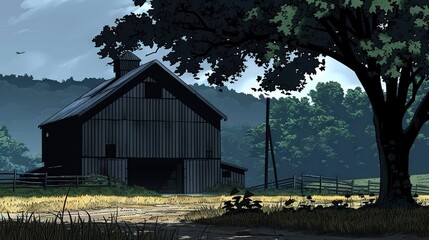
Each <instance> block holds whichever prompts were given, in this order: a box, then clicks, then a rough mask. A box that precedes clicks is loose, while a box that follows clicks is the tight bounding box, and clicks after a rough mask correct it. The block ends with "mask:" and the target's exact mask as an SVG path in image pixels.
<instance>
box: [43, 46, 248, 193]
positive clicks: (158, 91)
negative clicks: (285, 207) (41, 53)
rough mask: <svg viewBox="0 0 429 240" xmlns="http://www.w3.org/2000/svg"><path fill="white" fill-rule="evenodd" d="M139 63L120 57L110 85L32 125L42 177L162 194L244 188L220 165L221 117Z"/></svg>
mask: <svg viewBox="0 0 429 240" xmlns="http://www.w3.org/2000/svg"><path fill="white" fill-rule="evenodd" d="M140 61H141V60H140V59H139V58H138V57H137V56H135V55H134V54H133V53H131V52H125V53H124V54H122V55H121V57H120V58H118V59H117V60H115V61H114V72H115V78H113V79H110V80H107V81H105V82H103V83H102V84H100V85H98V86H97V87H95V88H94V89H92V90H90V91H89V92H87V93H86V94H84V95H83V96H81V97H80V98H78V99H76V100H75V101H74V102H72V103H71V104H70V105H68V106H66V107H65V108H64V109H62V110H60V111H59V112H57V113H56V114H54V115H53V116H51V117H50V118H48V119H47V120H46V121H44V122H43V123H41V124H40V125H39V128H41V130H42V161H43V162H44V168H43V170H44V171H47V172H48V174H50V175H88V174H91V173H97V174H103V175H108V176H110V177H113V178H116V179H119V180H120V181H122V182H123V183H126V184H128V185H139V186H144V187H146V188H149V189H152V190H155V191H158V192H162V193H186V194H188V193H200V192H202V191H203V190H205V189H207V188H209V187H211V186H213V185H214V184H216V183H218V182H224V178H228V176H229V178H230V180H232V179H234V181H239V182H237V183H238V184H242V185H244V172H245V171H246V169H244V168H240V167H238V166H230V165H225V164H224V163H221V142H220V141H221V134H220V131H221V120H222V119H223V120H226V119H227V117H226V116H225V115H224V114H223V113H222V112H221V111H219V110H218V109H216V107H214V106H213V105H212V104H211V103H209V102H208V101H207V100H206V99H204V98H203V97H202V96H200V95H199V94H198V93H197V92H196V91H195V90H193V89H192V88H191V87H189V86H188V85H187V84H186V83H184V82H183V81H182V80H181V79H180V78H178V77H177V76H176V75H175V74H173V73H172V72H171V71H169V70H168V69H167V68H166V67H165V66H163V65H162V64H161V63H160V62H159V61H157V60H153V61H149V62H147V63H145V64H143V65H140ZM228 171H229V172H233V174H231V173H230V174H229V175H228V174H226V173H225V172H228ZM236 175H237V176H239V175H242V177H237V176H236Z"/></svg>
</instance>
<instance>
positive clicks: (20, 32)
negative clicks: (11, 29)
mask: <svg viewBox="0 0 429 240" xmlns="http://www.w3.org/2000/svg"><path fill="white" fill-rule="evenodd" d="M30 32H32V31H31V30H30V29H28V28H24V29H21V30H19V31H17V32H15V33H16V34H23V33H30Z"/></svg>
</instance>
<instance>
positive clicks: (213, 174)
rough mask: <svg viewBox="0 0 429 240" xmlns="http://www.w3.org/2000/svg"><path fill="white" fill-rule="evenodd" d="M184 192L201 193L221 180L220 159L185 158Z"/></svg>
mask: <svg viewBox="0 0 429 240" xmlns="http://www.w3.org/2000/svg"><path fill="white" fill-rule="evenodd" d="M183 172H184V193H185V194H191V193H201V192H202V191H204V190H206V189H207V188H210V187H212V186H213V185H215V184H216V183H219V182H220V177H221V171H220V159H210V160H208V159H185V160H184V171H183Z"/></svg>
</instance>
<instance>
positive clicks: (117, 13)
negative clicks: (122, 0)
mask: <svg viewBox="0 0 429 240" xmlns="http://www.w3.org/2000/svg"><path fill="white" fill-rule="evenodd" d="M151 8H152V5H151V4H150V3H147V2H146V3H145V4H143V6H141V7H136V6H125V7H116V8H113V9H110V10H109V11H108V12H107V14H108V15H109V16H111V17H123V16H124V15H126V14H129V13H131V12H132V13H135V14H141V13H143V12H147V10H149V9H151Z"/></svg>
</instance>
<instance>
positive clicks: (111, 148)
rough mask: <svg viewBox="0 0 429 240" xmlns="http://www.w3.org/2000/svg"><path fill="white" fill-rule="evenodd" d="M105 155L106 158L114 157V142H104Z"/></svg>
mask: <svg viewBox="0 0 429 240" xmlns="http://www.w3.org/2000/svg"><path fill="white" fill-rule="evenodd" d="M106 157H108V158H115V157H116V144H106Z"/></svg>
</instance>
